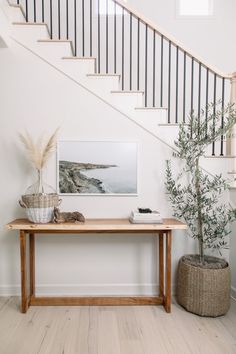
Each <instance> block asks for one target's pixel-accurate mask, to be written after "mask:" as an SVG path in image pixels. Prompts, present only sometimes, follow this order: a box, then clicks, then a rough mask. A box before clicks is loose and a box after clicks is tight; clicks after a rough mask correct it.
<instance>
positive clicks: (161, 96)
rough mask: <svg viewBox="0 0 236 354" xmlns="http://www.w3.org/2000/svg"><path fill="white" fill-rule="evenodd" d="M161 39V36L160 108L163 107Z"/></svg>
mask: <svg viewBox="0 0 236 354" xmlns="http://www.w3.org/2000/svg"><path fill="white" fill-rule="evenodd" d="M163 39H164V37H163V36H161V79H160V85H161V87H160V107H163Z"/></svg>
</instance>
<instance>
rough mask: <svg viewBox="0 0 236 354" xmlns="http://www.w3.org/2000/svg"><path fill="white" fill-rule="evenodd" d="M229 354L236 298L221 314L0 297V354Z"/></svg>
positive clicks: (234, 344)
mask: <svg viewBox="0 0 236 354" xmlns="http://www.w3.org/2000/svg"><path fill="white" fill-rule="evenodd" d="M172 353H174V354H200V353H201V354H231V353H232V354H233V353H236V302H234V301H232V305H231V309H230V311H229V313H228V314H227V315H226V316H225V317H220V318H216V319H214V318H202V317H198V316H195V315H192V314H190V313H188V312H186V311H184V310H183V309H182V308H181V307H179V306H178V305H176V304H175V305H173V311H172V313H171V314H166V313H165V312H164V310H163V308H162V307H160V306H158V307H155V306H140V307H135V306H133V307H31V308H30V309H29V311H28V313H27V314H26V315H23V314H21V313H20V312H19V299H17V298H13V297H11V298H6V297H5V298H0V354H172Z"/></svg>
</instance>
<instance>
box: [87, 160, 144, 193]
mask: <svg viewBox="0 0 236 354" xmlns="http://www.w3.org/2000/svg"><path fill="white" fill-rule="evenodd" d="M81 173H82V174H84V175H85V176H87V177H89V178H96V179H98V180H99V181H101V182H102V187H103V189H104V190H105V192H106V193H121V194H123V193H124V194H126V193H127V194H135V193H137V172H136V170H134V169H133V168H131V167H129V166H127V165H126V166H123V167H109V168H98V169H93V170H81Z"/></svg>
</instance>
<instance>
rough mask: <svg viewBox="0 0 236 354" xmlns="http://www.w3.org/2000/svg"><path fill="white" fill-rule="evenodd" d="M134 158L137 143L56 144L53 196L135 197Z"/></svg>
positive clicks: (59, 142)
mask: <svg viewBox="0 0 236 354" xmlns="http://www.w3.org/2000/svg"><path fill="white" fill-rule="evenodd" d="M137 155H138V144H137V142H123V141H83V140H59V141H58V142H57V193H58V194H59V195H74V196H75V195H77V196H78V195H80V196H137V195H138V158H137Z"/></svg>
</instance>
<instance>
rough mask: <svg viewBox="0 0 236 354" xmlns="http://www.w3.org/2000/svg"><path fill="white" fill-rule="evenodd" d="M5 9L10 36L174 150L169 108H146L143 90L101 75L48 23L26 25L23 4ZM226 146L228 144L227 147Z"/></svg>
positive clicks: (94, 63) (5, 4)
mask: <svg viewBox="0 0 236 354" xmlns="http://www.w3.org/2000/svg"><path fill="white" fill-rule="evenodd" d="M1 6H2V10H3V11H4V12H5V14H6V15H7V17H8V18H9V21H10V25H9V36H10V38H11V39H12V40H14V41H16V42H17V43H18V44H19V45H21V46H23V47H24V48H25V49H26V50H28V51H30V52H31V53H32V54H33V55H36V56H38V57H39V58H41V59H42V60H43V61H45V62H46V63H48V64H49V65H51V66H53V67H54V68H55V69H57V70H59V71H60V72H61V73H62V74H63V75H65V76H66V77H68V79H70V80H73V81H74V82H75V83H76V84H78V85H80V86H82V87H84V88H85V89H86V90H88V91H89V92H91V93H92V94H94V95H96V96H98V97H99V98H100V99H101V100H103V101H104V102H106V103H107V104H108V105H109V106H111V107H113V108H114V109H115V110H117V111H119V112H120V113H122V114H123V115H124V116H126V117H127V118H128V119H130V120H132V121H133V122H134V123H135V124H137V125H139V126H140V127H141V128H143V129H144V130H145V131H147V132H149V133H150V134H151V135H153V136H155V137H157V138H158V139H160V140H162V141H164V142H165V143H166V144H167V145H169V146H171V147H174V140H175V138H177V135H178V124H167V123H168V122H167V119H168V109H167V108H165V107H164V108H163V107H162V108H158V107H150V108H149V107H145V105H144V92H143V91H136V90H133V91H126V90H121V75H119V74H103V73H99V74H98V73H97V72H96V69H97V58H96V57H76V56H74V54H75V53H74V48H73V43H72V41H70V40H65V39H63V40H61V39H51V38H50V31H49V28H48V26H47V24H46V23H35V22H33V23H31V22H26V19H25V14H24V11H23V8H22V7H21V6H20V5H11V4H9V3H8V2H6V1H5V0H2V3H1ZM75 104H76V103H75ZM225 145H226V142H224V147H225ZM216 150H217V155H218V151H220V148H218V147H217V142H216ZM224 150H226V149H225V148H224ZM209 155H211V147H209Z"/></svg>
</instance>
